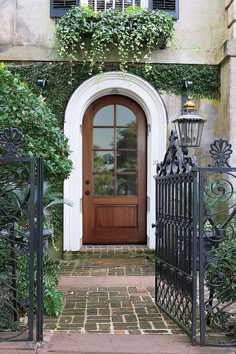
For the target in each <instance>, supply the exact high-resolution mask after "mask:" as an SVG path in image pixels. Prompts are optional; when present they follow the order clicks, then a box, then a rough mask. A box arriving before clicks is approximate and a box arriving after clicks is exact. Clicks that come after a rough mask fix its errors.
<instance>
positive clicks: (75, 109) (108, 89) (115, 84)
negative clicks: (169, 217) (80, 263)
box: [64, 72, 167, 251]
mask: <svg viewBox="0 0 236 354" xmlns="http://www.w3.org/2000/svg"><path fill="white" fill-rule="evenodd" d="M111 94H116V95H124V96H126V97H129V98H131V99H133V100H134V101H136V102H137V103H138V104H139V105H140V106H141V107H142V109H143V111H144V113H145V115H146V118H147V124H148V137H147V235H148V245H149V247H150V248H154V245H155V233H154V230H153V229H152V228H151V223H152V222H154V221H155V183H154V179H153V175H155V163H156V161H161V160H162V159H163V157H164V153H165V150H166V130H167V113H166V108H165V105H164V102H163V100H162V98H161V96H160V94H159V93H158V92H157V91H156V90H155V89H154V88H153V86H151V85H150V84H149V83H148V82H147V81H145V80H143V79H141V78H140V77H138V76H136V75H133V74H128V73H121V72H107V73H104V74H101V75H97V76H94V77H92V78H90V79H88V80H87V81H85V82H84V83H83V84H82V85H80V86H79V87H78V88H77V89H76V90H75V92H74V93H73V94H72V96H71V98H70V100H69V102H68V105H67V108H66V112H65V125H64V132H65V135H66V136H67V138H68V139H69V145H70V150H71V156H70V158H71V159H72V161H73V171H72V173H71V175H70V177H69V179H67V180H66V181H65V183H64V196H65V198H66V199H68V200H70V201H71V202H72V203H73V207H70V206H68V205H65V206H64V250H65V251H78V250H79V249H80V247H81V245H82V230H83V227H82V189H83V188H82V187H83V186H82V176H83V166H82V134H81V132H82V129H81V127H82V122H83V117H84V114H85V112H86V110H87V108H88V107H89V106H90V104H91V103H92V102H93V101H95V100H96V99H98V98H100V97H103V96H106V95H111Z"/></svg>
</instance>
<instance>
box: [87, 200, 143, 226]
mask: <svg viewBox="0 0 236 354" xmlns="http://www.w3.org/2000/svg"><path fill="white" fill-rule="evenodd" d="M94 215H95V225H94V226H95V227H111V228H117V227H121V228H122V227H124V228H127V227H129V228H130V227H133V228H136V227H137V205H129V206H128V205H127V206H123V205H107V206H103V205H96V206H95V208H94Z"/></svg>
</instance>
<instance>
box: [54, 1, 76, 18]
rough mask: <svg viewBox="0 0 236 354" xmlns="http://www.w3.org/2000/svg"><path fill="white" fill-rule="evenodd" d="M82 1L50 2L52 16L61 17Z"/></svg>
mask: <svg viewBox="0 0 236 354" xmlns="http://www.w3.org/2000/svg"><path fill="white" fill-rule="evenodd" d="M79 4H80V0H50V16H51V17H61V16H63V15H65V13H66V12H67V11H68V10H69V9H70V8H71V6H74V5H79Z"/></svg>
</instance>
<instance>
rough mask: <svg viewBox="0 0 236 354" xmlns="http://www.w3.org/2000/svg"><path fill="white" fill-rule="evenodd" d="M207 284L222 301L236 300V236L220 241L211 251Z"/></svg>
mask: <svg viewBox="0 0 236 354" xmlns="http://www.w3.org/2000/svg"><path fill="white" fill-rule="evenodd" d="M208 262H209V267H208V270H207V277H206V279H207V286H208V288H209V289H210V290H211V291H212V292H213V294H214V296H215V297H216V298H217V299H218V300H220V301H221V302H222V303H225V302H228V303H229V302H230V301H232V302H234V301H235V300H236V238H235V237H234V238H230V239H227V240H224V241H223V242H220V243H219V245H218V246H217V247H216V248H214V249H212V250H211V251H210V252H209V259H208Z"/></svg>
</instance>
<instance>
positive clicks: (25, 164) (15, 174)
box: [0, 128, 43, 341]
mask: <svg viewBox="0 0 236 354" xmlns="http://www.w3.org/2000/svg"><path fill="white" fill-rule="evenodd" d="M22 139H23V136H22V134H21V132H20V131H19V130H18V129H16V128H9V129H4V130H3V131H1V132H0V149H1V156H0V341H5V340H12V339H14V340H16V339H17V340H33V339H37V340H42V338H43V329H42V326H43V323H42V321H43V320H42V319H43V314H42V301H43V298H42V277H43V265H42V257H43V254H42V249H43V246H42V242H43V241H42V188H43V161H42V159H41V158H29V157H24V156H20V155H18V154H17V147H20V146H21V143H22ZM27 231H28V232H29V234H30V236H29V237H28V238H26V237H25V233H26V232H27ZM35 326H36V331H34V328H35ZM34 333H36V336H35V335H34Z"/></svg>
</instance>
